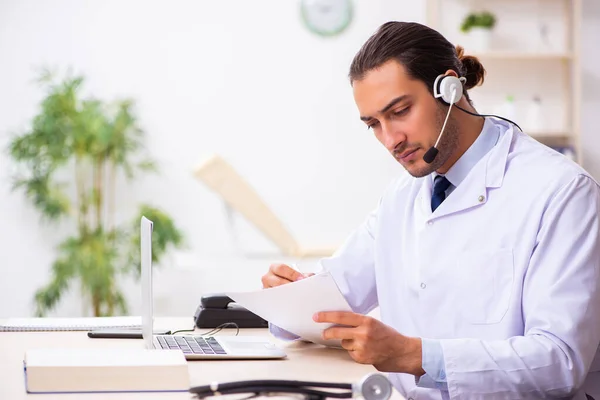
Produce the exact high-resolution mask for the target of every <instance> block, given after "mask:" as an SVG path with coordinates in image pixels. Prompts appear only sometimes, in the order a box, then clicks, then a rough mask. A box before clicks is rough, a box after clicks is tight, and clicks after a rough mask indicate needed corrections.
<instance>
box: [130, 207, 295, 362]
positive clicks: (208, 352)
mask: <svg viewBox="0 0 600 400" xmlns="http://www.w3.org/2000/svg"><path fill="white" fill-rule="evenodd" d="M152 228H153V222H152V221H150V220H149V219H148V218H146V217H142V219H141V233H140V238H141V246H140V247H141V268H142V271H141V272H142V338H143V340H144V344H145V347H146V348H149V349H170V350H173V349H180V350H181V351H182V352H183V354H184V355H185V358H186V359H188V360H208V359H215V360H219V359H277V358H285V357H286V356H287V355H286V353H285V352H284V351H283V350H282V349H281V348H279V347H278V346H276V345H275V344H274V343H272V342H271V341H270V340H269V338H268V337H265V336H245V335H243V336H226V335H219V336H210V337H206V336H200V335H193V334H190V335H185V334H182V335H159V334H156V333H155V331H154V316H153V312H154V307H153V303H154V299H153V295H152Z"/></svg>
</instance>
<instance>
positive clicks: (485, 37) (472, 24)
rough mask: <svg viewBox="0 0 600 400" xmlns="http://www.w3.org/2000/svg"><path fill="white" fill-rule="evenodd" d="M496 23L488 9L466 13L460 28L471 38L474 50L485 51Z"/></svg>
mask: <svg viewBox="0 0 600 400" xmlns="http://www.w3.org/2000/svg"><path fill="white" fill-rule="evenodd" d="M495 25H496V17H495V16H494V14H492V13H491V12H489V11H482V12H480V13H475V12H472V13H470V14H468V15H467V16H466V17H465V19H464V20H463V22H462V25H461V27H460V30H461V31H462V32H463V33H466V34H468V35H469V37H470V38H471V42H472V47H473V50H475V51H486V50H488V49H489V47H490V42H491V33H492V29H493V28H494V26H495Z"/></svg>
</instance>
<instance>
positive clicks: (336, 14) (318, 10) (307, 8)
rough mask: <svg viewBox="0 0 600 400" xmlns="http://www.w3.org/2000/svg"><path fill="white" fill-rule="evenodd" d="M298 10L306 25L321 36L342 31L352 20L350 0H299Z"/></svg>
mask: <svg viewBox="0 0 600 400" xmlns="http://www.w3.org/2000/svg"><path fill="white" fill-rule="evenodd" d="M300 10H301V13H302V19H303V20H304V23H305V24H306V26H307V27H308V28H309V29H310V30H311V31H312V32H314V33H317V34H319V35H322V36H332V35H336V34H338V33H340V32H342V31H343V30H344V29H346V27H348V25H349V24H350V21H351V20H352V0H301V2H300Z"/></svg>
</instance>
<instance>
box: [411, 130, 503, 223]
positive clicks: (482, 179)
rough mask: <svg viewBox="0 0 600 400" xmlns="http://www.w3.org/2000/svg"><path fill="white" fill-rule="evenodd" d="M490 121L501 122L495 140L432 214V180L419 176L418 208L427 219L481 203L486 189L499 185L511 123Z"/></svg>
mask: <svg viewBox="0 0 600 400" xmlns="http://www.w3.org/2000/svg"><path fill="white" fill-rule="evenodd" d="M493 122H494V124H496V125H500V126H498V128H499V130H500V138H499V139H498V143H497V144H496V146H494V148H493V149H492V150H490V151H489V152H488V153H487V154H486V155H484V156H483V157H482V158H481V160H479V162H478V163H477V164H476V165H475V166H474V167H473V168H472V169H471V171H470V172H469V174H468V175H467V176H466V177H465V179H464V181H463V182H462V183H461V184H460V185H459V186H458V187H456V189H454V191H453V192H452V193H451V194H450V195H449V196H448V198H447V199H446V200H444V202H443V203H442V204H441V205H440V206H439V207H438V208H437V209H436V210H435V212H433V213H432V212H431V190H432V184H431V179H430V177H425V178H421V179H423V182H422V187H421V191H420V196H419V197H420V199H421V201H420V203H421V206H420V208H421V210H422V211H423V212H425V213H426V215H427V220H433V219H436V218H441V217H443V216H445V215H449V214H453V213H456V212H460V211H464V210H467V209H469V208H473V207H478V206H482V205H484V204H485V203H486V202H487V198H488V190H487V189H488V188H498V187H501V186H502V182H503V180H504V172H505V170H506V160H507V158H508V153H509V150H510V146H511V143H512V142H513V136H514V130H513V126H512V124H508V123H504V122H499V121H496V120H494V121H493Z"/></svg>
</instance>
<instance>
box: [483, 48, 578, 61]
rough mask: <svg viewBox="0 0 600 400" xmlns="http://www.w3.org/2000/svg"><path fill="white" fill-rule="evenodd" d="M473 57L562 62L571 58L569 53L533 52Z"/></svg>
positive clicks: (571, 55)
mask: <svg viewBox="0 0 600 400" xmlns="http://www.w3.org/2000/svg"><path fill="white" fill-rule="evenodd" d="M473 55H474V56H476V57H478V58H487V59H494V60H564V61H568V60H571V59H572V58H573V54H571V53H541V52H540V53H537V52H535V51H531V52H525V51H499V50H498V51H486V52H475V53H473Z"/></svg>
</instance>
